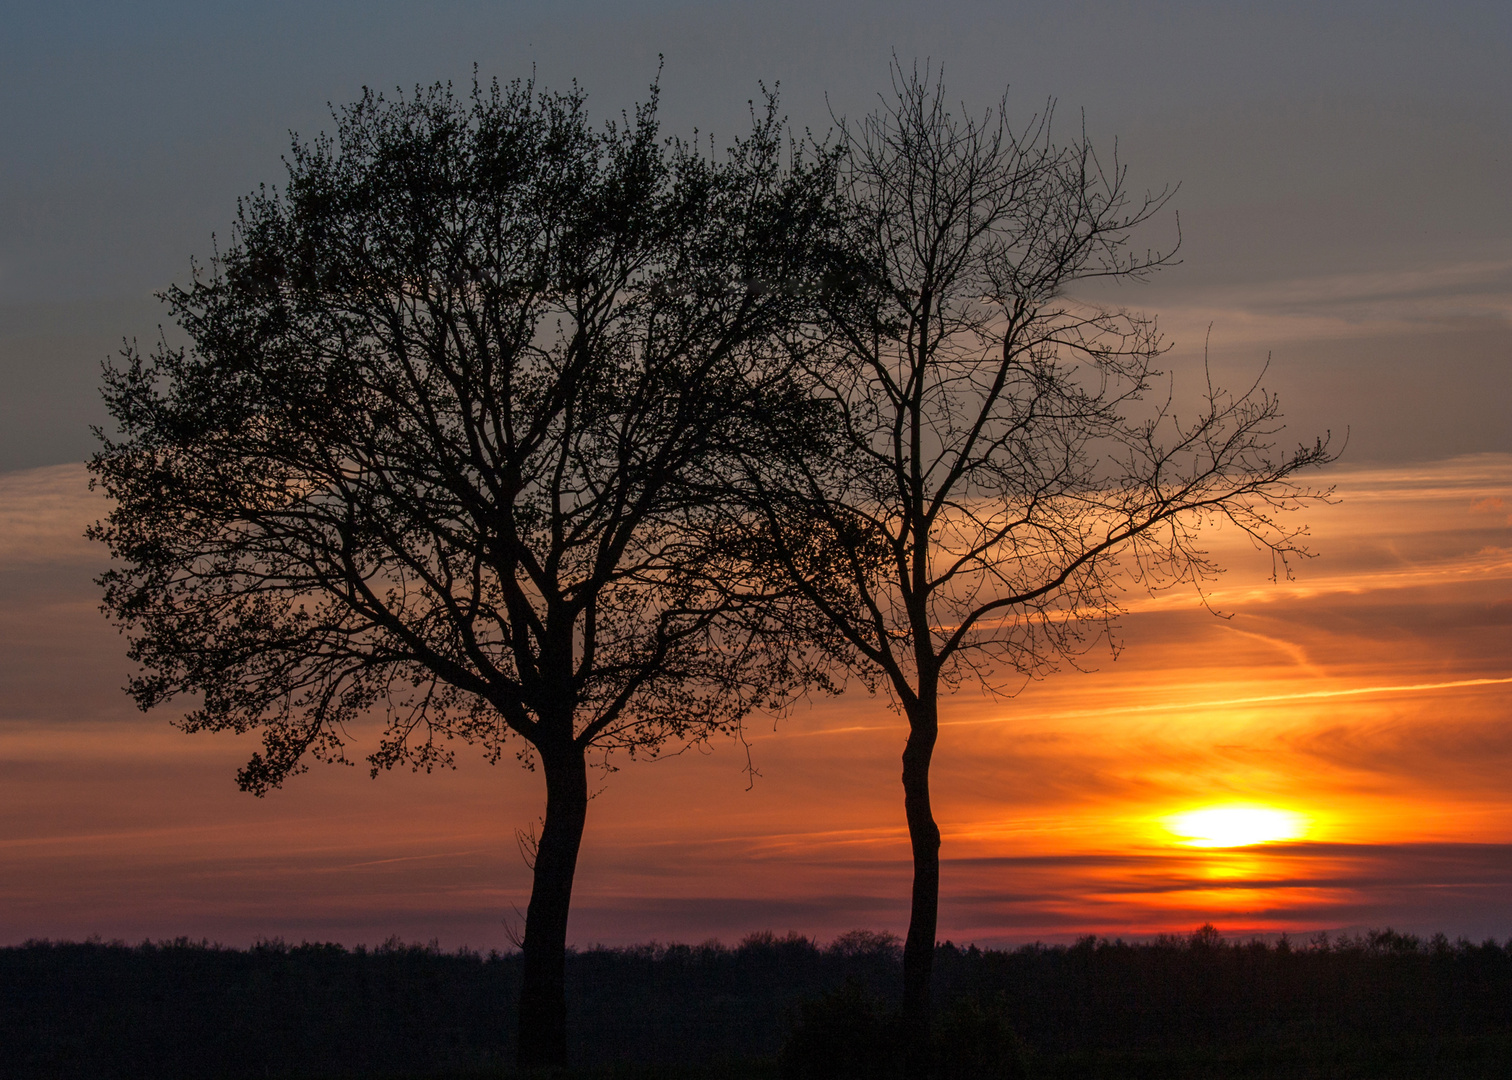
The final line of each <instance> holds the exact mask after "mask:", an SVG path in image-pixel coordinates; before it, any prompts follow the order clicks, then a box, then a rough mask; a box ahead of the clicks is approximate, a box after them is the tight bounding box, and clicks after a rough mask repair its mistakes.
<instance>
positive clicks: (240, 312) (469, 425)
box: [90, 82, 835, 1064]
mask: <svg viewBox="0 0 1512 1080" xmlns="http://www.w3.org/2000/svg"><path fill="white" fill-rule="evenodd" d="M336 120H337V123H336V131H335V134H334V135H332V136H324V135H323V136H321V137H319V138H317V139H315V140H313V141H311V142H301V141H299V140H298V139H296V140H295V142H294V145H293V147H292V150H291V152H290V156H289V157H288V158H287V161H286V164H287V170H288V177H287V180H286V182H285V183H284V185H283V186H282V187H273V188H267V187H265V188H262V189H259V190H258V192H256V193H255V194H253V195H252V196H250V197H249V198H247V199H245V200H244V201H243V202H242V203H241V204H240V207H239V209H238V213H237V217H236V227H235V229H234V232H233V234H232V237H231V239H230V242H229V243H228V244H227V245H226V246H224V247H223V248H221V249H220V250H218V251H217V252H216V255H215V258H214V260H213V261H212V262H211V264H210V266H209V267H208V268H207V269H199V268H196V270H195V272H194V274H193V279H192V281H191V282H190V284H188V285H187V286H185V287H174V288H172V289H170V290H169V291H168V292H167V293H166V296H165V299H166V301H167V303H168V305H169V308H170V311H171V314H172V316H173V318H174V319H175V320H176V321H177V322H178V324H179V326H180V327H182V329H183V331H184V333H185V334H186V335H187V338H188V341H189V343H190V344H188V345H187V346H182V347H177V346H172V345H169V344H168V343H166V341H165V342H164V343H161V344H160V345H159V346H158V347H157V348H156V349H155V350H153V351H151V352H150V353H146V354H144V353H142V352H141V351H140V350H137V349H136V348H134V347H133V348H128V349H127V350H126V352H125V354H124V357H123V361H122V362H121V363H119V364H117V365H114V366H111V367H109V368H108V369H107V371H106V373H105V391H104V392H105V398H106V402H107V404H108V406H109V409H110V412H111V414H112V416H113V417H114V418H115V419H116V421H117V422H118V423H119V425H120V433H119V435H117V436H115V437H109V438H106V437H103V436H102V438H103V446H102V449H101V450H100V451H99V453H97V454H96V455H95V457H94V459H93V461H92V463H91V466H90V467H91V469H92V471H93V474H94V476H95V478H96V480H97V481H98V482H99V484H100V485H101V486H102V487H103V488H104V490H105V492H106V493H107V494H108V495H109V496H110V497H111V498H112V499H113V500H114V507H113V509H112V510H111V512H110V515H109V517H108V518H107V519H106V520H105V521H104V522H102V523H101V524H99V525H97V526H96V527H95V529H94V530H93V535H94V536H95V537H96V538H98V539H100V540H103V541H104V542H105V543H107V544H108V545H109V547H110V550H111V553H112V554H113V555H114V556H115V558H116V560H117V562H116V565H115V566H114V567H113V568H112V569H111V570H110V571H109V572H107V573H106V574H105V576H104V577H103V578H102V584H103V586H104V590H105V593H104V595H105V603H104V606H105V609H106V611H107V612H108V613H109V614H110V615H112V616H113V617H114V618H115V619H116V620H117V621H118V622H120V623H121V624H122V625H123V626H124V627H126V628H127V629H128V630H129V631H130V635H131V645H130V650H131V656H132V658H133V659H135V660H136V661H137V662H138V663H139V665H140V672H139V674H138V675H137V676H136V677H135V678H134V679H133V680H132V682H131V684H130V687H129V689H130V692H131V693H132V694H133V695H134V697H135V698H136V700H137V702H138V703H139V704H140V705H141V706H142V707H143V708H149V707H152V706H156V705H159V704H162V703H164V702H166V701H168V700H169V699H172V698H175V697H178V696H181V695H197V703H196V704H195V705H194V707H193V709H192V711H190V712H189V713H188V715H187V716H186V717H185V719H184V720H183V721H182V722H181V724H182V726H183V727H184V728H185V729H186V730H189V731H198V730H233V731H241V732H245V731H250V730H252V729H258V730H260V731H261V733H262V748H261V750H259V751H258V752H257V753H256V754H254V755H253V756H252V758H251V760H250V761H249V762H248V764H247V765H246V767H245V768H244V769H243V770H242V771H241V773H240V774H239V781H240V783H241V785H242V786H243V787H244V788H245V789H247V790H249V791H252V792H255V793H257V794H262V793H265V792H266V791H268V790H269V789H270V788H273V787H276V786H278V785H280V784H281V783H283V782H284V780H285V779H286V778H288V777H289V776H290V775H291V774H293V773H296V772H298V771H301V770H302V769H303V768H305V762H306V761H307V760H308V759H309V758H311V757H314V758H323V759H326V760H330V761H345V760H347V758H348V749H349V746H350V745H351V742H352V739H353V737H354V735H353V733H354V732H355V731H356V730H357V729H358V728H360V727H361V726H362V725H363V724H364V722H365V721H366V720H367V719H368V718H369V717H371V716H373V715H375V714H381V716H382V717H383V718H384V723H385V727H384V730H383V732H382V734H381V736H380V737H379V738H378V739H377V741H376V744H375V745H374V746H373V748H372V749H371V750H370V752H369V753H368V755H367V757H368V761H369V763H370V764H371V766H372V768H373V771H374V772H375V774H376V772H377V771H378V770H379V769H384V768H389V767H392V766H395V765H399V764H404V763H408V764H409V765H411V766H413V767H416V768H424V769H427V770H429V769H431V768H433V767H435V766H437V765H444V764H447V763H449V762H450V761H451V759H452V755H453V752H454V749H453V744H454V741H456V740H460V741H461V742H463V743H471V744H475V745H477V746H479V747H481V749H482V751H483V753H484V754H485V755H487V756H488V757H489V758H490V759H492V760H497V759H498V758H499V757H500V755H501V754H503V753H505V752H506V751H507V750H508V749H510V748H511V747H513V749H514V751H515V752H516V753H517V754H519V756H520V757H521V758H522V759H523V760H525V761H526V762H527V764H530V765H532V767H534V766H536V765H539V766H541V767H542V768H543V771H544V773H545V779H546V785H547V810H546V816H545V823H544V830H543V833H542V835H541V836H540V837H539V839H538V845H537V847H536V850H535V852H534V861H535V865H534V870H535V886H534V889H533V891H532V898H531V905H530V909H529V912H528V914H527V917H526V927H525V952H526V965H525V967H526V985H525V990H524V995H523V997H522V1003H521V1043H520V1048H521V1059H522V1062H525V1063H527V1064H559V1063H560V1062H561V1060H562V1058H563V1056H564V1055H565V1045H566V1044H565V1036H564V1034H563V1032H564V1028H563V1024H564V1022H565V1019H564V1017H565V1012H564V1007H563V1004H562V985H561V963H562V949H563V948H564V946H565V934H566V921H567V912H568V903H569V900H570V893H571V886H572V877H573V872H574V868H575V865H576V858H577V851H578V845H579V841H580V838H581V834H582V828H583V820H584V815H585V813H586V803H587V798H588V793H587V781H586V776H585V772H584V768H585V755H586V754H587V753H588V752H589V751H590V750H592V751H596V752H604V753H609V752H613V751H627V752H630V753H634V752H636V751H642V752H652V753H654V752H656V750H657V749H658V748H659V747H661V746H663V745H664V744H666V743H668V742H669V741H670V742H673V743H677V744H685V743H686V742H689V741H697V740H702V739H705V738H707V737H709V736H710V735H712V734H714V733H717V732H727V731H731V730H733V729H735V728H736V727H737V726H738V725H739V723H740V720H741V718H742V716H744V715H745V714H746V712H747V710H749V709H750V708H752V707H754V706H757V705H760V704H765V703H770V702H772V701H773V700H775V699H777V698H780V696H781V695H782V694H783V693H784V692H785V691H786V690H787V689H789V688H791V687H793V686H795V685H798V684H801V683H802V681H803V679H804V678H805V676H806V675H807V674H809V672H806V671H805V670H804V666H803V665H804V661H803V651H802V650H801V649H793V648H790V647H789V642H791V641H793V640H794V639H793V638H792V637H791V636H787V635H778V634H774V633H772V632H771V631H772V629H773V628H774V627H776V626H779V625H780V624H781V619H780V617H776V616H777V615H780V613H779V612H777V609H776V608H775V607H774V604H776V603H777V602H778V600H779V598H777V597H775V596H773V595H771V594H769V593H764V592H762V591H761V590H760V589H753V588H748V587H746V585H747V584H749V580H750V579H749V576H748V575H746V576H742V575H741V574H740V573H739V572H738V570H737V569H736V560H737V558H738V551H737V549H736V547H735V546H733V545H732V542H731V541H732V535H733V534H731V533H730V531H729V529H728V523H727V521H726V519H725V517H724V516H723V514H722V513H720V512H718V510H717V508H716V504H717V502H718V500H719V499H720V498H721V497H722V496H721V492H722V491H724V490H725V489H727V488H728V480H727V473H728V470H729V469H730V468H731V466H732V462H733V461H734V457H735V455H734V449H735V448H736V447H738V448H739V449H740V450H741V451H742V452H746V451H749V450H750V449H752V448H755V447H758V446H759V445H760V443H761V440H762V439H763V438H766V437H768V433H769V432H770V431H771V428H770V426H769V425H766V424H763V423H760V422H758V420H759V418H760V417H762V416H766V415H770V414H772V413H773V412H774V411H783V412H784V414H785V415H789V416H791V415H792V409H791V406H792V405H793V404H795V403H801V402H802V401H803V400H804V395H803V393H802V391H801V390H800V389H799V388H798V387H799V383H798V381H797V379H796V372H795V370H794V368H793V366H792V365H791V363H790V362H788V361H787V360H786V359H783V354H782V353H781V352H780V351H777V352H774V351H773V350H771V349H769V348H766V347H765V346H766V344H767V343H768V342H769V341H770V340H771V339H772V338H773V337H774V335H779V336H780V335H781V334H783V333H785V332H787V328H788V327H789V325H790V323H791V322H792V320H793V318H794V316H795V312H796V311H797V305H799V304H800V303H801V301H800V300H799V299H798V296H797V292H798V290H794V289H783V288H772V287H769V286H768V285H766V284H764V283H772V282H778V283H780V282H788V281H795V280H799V279H802V278H803V277H804V275H805V274H807V273H808V272H809V268H810V266H811V260H810V256H809V254H808V251H809V248H810V247H811V245H812V242H813V241H814V238H816V237H818V236H820V235H821V234H823V232H824V230H825V229H826V228H827V227H828V223H829V221H830V219H831V217H832V214H833V205H832V204H833V198H834V191H835V186H834V180H833V157H825V156H823V155H820V156H818V157H816V158H812V159H802V158H798V157H793V158H788V159H785V157H784V150H785V148H786V144H785V141H784V138H783V136H782V129H781V123H780V118H779V117H778V116H777V114H776V112H775V103H774V102H773V101H771V100H770V99H769V100H768V102H767V107H766V109H765V111H764V112H757V111H754V110H753V129H752V132H751V134H750V135H749V136H748V137H746V138H744V139H740V140H736V141H735V142H734V143H733V144H732V146H731V147H730V149H729V151H728V153H726V154H724V155H716V154H714V153H713V151H712V150H709V149H708V148H701V147H700V146H699V145H695V144H690V143H686V142H680V141H677V140H667V139H664V138H663V137H662V136H661V134H660V132H659V129H658V125H657V120H656V97H655V93H654V91H653V95H652V97H651V99H650V101H649V103H647V104H645V105H643V106H640V107H638V108H637V109H636V110H635V112H634V113H633V114H625V115H622V117H621V118H620V120H619V121H617V122H613V123H609V124H607V125H604V126H601V127H595V126H594V125H593V124H591V123H590V121H589V119H588V116H587V113H586V104H585V99H584V96H583V95H582V94H581V93H580V92H577V91H574V92H572V93H567V94H550V93H546V92H542V91H538V90H537V88H536V87H535V86H534V85H532V84H531V83H527V82H516V83H512V84H509V85H508V86H505V87H500V86H499V85H498V84H493V85H491V86H477V85H475V86H474V88H473V91H472V93H471V95H470V96H467V97H459V96H457V95H456V94H454V93H453V91H452V90H451V88H450V87H443V86H436V87H432V88H430V89H428V90H417V91H416V92H415V93H414V94H413V95H410V96H404V95H400V96H399V97H397V98H394V99H389V98H385V97H384V96H382V95H379V94H374V93H371V92H369V93H367V94H365V95H364V97H363V98H362V99H361V100H360V101H358V102H357V103H356V104H354V105H352V106H350V107H348V108H346V109H344V110H341V111H340V112H339V114H338V115H337V117H336ZM774 358H776V360H775V361H774ZM800 411H801V410H800ZM800 427H801V425H799V426H797V427H795V426H794V425H792V424H789V425H788V426H787V427H786V429H785V432H784V434H783V436H782V437H783V438H784V439H785V440H787V441H789V442H790V441H791V440H792V439H793V438H794V437H795V432H797V431H798V430H799V428H800ZM743 583H745V584H743Z"/></svg>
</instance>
